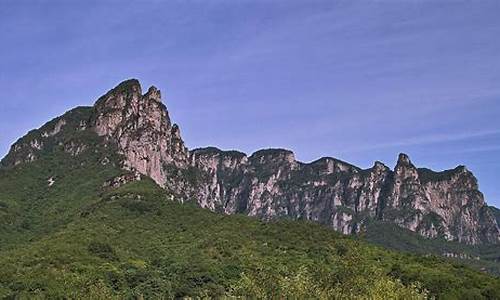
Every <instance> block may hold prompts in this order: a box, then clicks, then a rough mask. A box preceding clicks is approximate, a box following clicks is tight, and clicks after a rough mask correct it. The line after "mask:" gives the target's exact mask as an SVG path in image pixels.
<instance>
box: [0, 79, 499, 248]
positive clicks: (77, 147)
mask: <svg viewBox="0 0 500 300" xmlns="http://www.w3.org/2000/svg"><path fill="white" fill-rule="evenodd" d="M74 131H85V132H88V134H89V135H92V134H93V135H95V136H97V140H99V141H100V144H102V145H105V146H106V147H108V146H109V147H116V149H117V153H118V154H119V157H120V158H119V162H118V163H120V164H121V166H122V167H123V168H124V169H125V170H129V171H133V172H131V174H137V173H140V174H142V175H145V176H149V177H151V178H152V179H153V180H154V181H155V182H157V183H158V184H159V185H160V186H162V187H164V188H166V189H168V190H170V191H171V192H173V193H174V194H176V196H177V197H176V198H177V199H179V200H181V201H188V200H194V201H196V202H197V203H198V204H199V205H200V206H202V207H205V208H208V209H211V210H213V211H218V212H223V213H226V214H234V213H243V214H247V215H250V216H256V217H259V218H262V219H266V220H269V219H273V218H276V217H288V218H292V219H307V220H312V221H315V222H319V223H322V224H325V225H327V226H330V227H332V228H334V229H336V230H338V231H341V232H343V233H345V234H350V233H356V232H360V231H363V230H364V229H365V224H366V222H367V221H369V220H372V219H377V220H384V221H389V222H393V223H395V224H398V225H399V226H401V227H404V228H407V229H409V230H412V231H414V232H418V233H420V234H421V235H423V236H426V237H429V238H435V237H444V238H446V239H448V240H456V241H460V242H463V243H467V244H480V243H498V242H500V230H499V228H498V225H497V221H496V220H495V218H494V216H493V214H492V211H491V210H490V209H489V208H488V207H487V206H486V203H485V201H484V199H483V195H482V194H481V192H479V190H478V185H477V180H476V178H475V177H474V176H473V174H472V173H471V172H469V171H468V170H467V169H466V168H465V167H457V168H455V169H453V170H448V171H444V172H433V171H431V170H428V169H418V168H416V167H415V166H414V165H413V164H412V163H411V161H410V159H409V157H408V156H406V155H404V154H401V155H400V156H399V159H398V162H397V164H396V167H395V168H394V170H391V169H389V168H388V167H386V166H385V165H384V164H382V163H380V162H376V163H375V164H374V166H373V167H372V168H370V169H366V170H363V169H360V168H358V167H355V166H353V165H350V164H348V163H345V162H343V161H340V160H337V159H334V158H322V159H319V160H317V161H315V162H312V163H307V164H306V163H302V162H299V161H297V160H296V159H295V157H294V154H293V153H292V152H291V151H288V150H282V149H268V150H261V151H258V152H256V153H254V154H253V155H251V156H247V155H246V154H244V153H241V152H237V151H221V150H219V149H216V148H203V149H195V150H192V151H188V149H187V148H186V147H185V145H184V142H183V141H182V138H181V136H180V131H179V128H178V126H177V125H172V123H171V121H170V118H169V115H168V112H167V110H166V107H165V105H164V104H162V102H161V95H160V91H158V90H157V89H156V88H154V87H151V88H149V90H148V91H147V92H146V93H145V94H142V90H141V86H140V84H139V82H138V81H137V80H128V81H125V82H123V83H121V84H120V85H118V86H117V87H116V88H114V89H113V90H111V91H109V92H108V93H107V94H106V95H104V96H102V97H101V98H99V99H98V100H97V102H96V103H95V105H94V107H92V108H80V109H77V110H75V111H73V112H69V113H68V114H66V115H64V116H62V117H59V118H57V119H55V120H53V121H51V122H49V123H48V124H47V125H45V126H44V127H42V128H40V129H38V130H35V131H33V132H30V133H29V134H28V135H27V136H26V137H24V138H22V139H20V140H19V141H18V142H17V143H16V144H14V145H13V146H12V149H11V152H10V153H9V154H8V155H7V157H6V158H5V159H4V160H2V166H3V167H13V166H15V165H18V164H21V163H28V162H30V161H33V160H36V159H37V158H38V157H39V156H40V155H43V154H44V153H46V152H47V151H50V149H52V148H50V147H48V146H47V145H53V144H57V145H58V146H59V147H62V148H63V149H65V150H64V151H67V152H68V153H70V154H71V155H78V154H79V153H82V152H83V151H90V150H89V149H91V148H92V145H90V144H89V143H86V142H85V141H81V140H79V141H74V140H71V139H62V138H61V136H62V135H71V132H74ZM51 147H52V146H51ZM102 159H103V163H108V161H109V159H108V158H107V157H105V158H102ZM129 177H130V178H133V180H139V179H140V176H136V175H133V176H129ZM124 178H125V179H126V178H128V177H126V176H125V177H124ZM111 181H113V180H111ZM111 181H110V182H111ZM121 181H123V180H122V178H120V180H118V182H121Z"/></svg>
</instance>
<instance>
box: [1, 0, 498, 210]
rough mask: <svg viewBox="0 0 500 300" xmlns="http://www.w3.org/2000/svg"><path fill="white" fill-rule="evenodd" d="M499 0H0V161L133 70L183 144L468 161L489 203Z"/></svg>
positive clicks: (433, 162) (421, 162)
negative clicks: (154, 92) (33, 132)
mask: <svg viewBox="0 0 500 300" xmlns="http://www.w3.org/2000/svg"><path fill="white" fill-rule="evenodd" d="M499 12H500V1H497V0H494V1H488V0H481V1H474V0H470V1H424V0H420V1H405V0H401V1H315V0H303V1H293V0H284V1H280V0H274V1H273V0H267V1H263V0H255V1H247V0H240V1H238V0H227V1H224V0H213V1H201V0H185V1H174V0H171V1H153V0H151V1H111V0H107V1H106V0H105V1H83V0H82V1H77V0H71V1H67V0H65V1H58V0H52V1H35V0H31V1H26V0H16V1H12V0H2V1H0V90H1V91H2V93H1V96H0V157H3V156H4V155H5V154H6V153H7V152H8V150H9V147H10V145H11V144H13V143H14V142H15V141H16V140H17V138H19V137H21V136H22V135H24V134H25V133H26V132H27V131H29V130H30V129H33V128H37V127H40V126H41V125H43V124H44V123H45V122H46V121H48V120H50V119H52V118H54V117H56V116H58V115H61V114H63V113H64V112H65V111H67V110H69V109H71V108H73V107H75V106H79V105H92V104H93V103H94V102H95V100H96V99H97V98H98V97H99V96H100V95H102V94H104V93H105V92H106V91H108V90H109V89H111V88H113V87H114V86H115V85H116V84H118V83H119V82H121V81H123V80H125V79H128V78H137V79H139V80H140V81H141V83H142V85H143V89H147V87H149V86H150V85H155V86H157V87H158V88H159V89H161V90H162V96H163V101H164V102H165V104H166V105H167V107H168V110H169V112H170V116H171V118H172V119H173V121H174V122H176V123H178V124H179V125H180V128H181V132H182V136H183V139H184V140H185V142H186V144H187V145H188V147H189V148H195V147H201V146H209V145H210V146H217V147H220V148H223V149H238V150H241V151H244V152H246V153H252V152H254V151H256V150H258V149H261V148H269V147H281V148H287V149H291V150H293V151H294V152H295V154H296V157H297V158H298V159H299V160H301V161H305V162H308V161H312V160H315V159H317V158H319V157H322V156H333V157H336V158H339V159H342V160H345V161H348V162H350V163H353V164H355V165H358V166H360V167H363V168H368V167H371V166H372V165H373V162H374V161H375V160H379V161H382V162H384V163H386V164H387V165H388V166H390V167H393V166H394V164H395V162H396V160H397V155H398V153H400V152H404V153H407V154H408V155H409V156H410V158H411V159H412V161H413V163H414V164H415V165H417V166H419V167H428V168H432V169H435V170H443V169H449V168H454V167H455V166H457V165H466V166H467V168H468V169H469V170H471V171H472V172H473V173H474V174H475V175H476V176H477V178H478V179H479V185H480V189H481V191H483V193H484V194H485V197H486V200H487V201H488V203H489V204H493V205H496V206H500V185H499V183H500V180H499V178H500V18H499V17H498V14H499Z"/></svg>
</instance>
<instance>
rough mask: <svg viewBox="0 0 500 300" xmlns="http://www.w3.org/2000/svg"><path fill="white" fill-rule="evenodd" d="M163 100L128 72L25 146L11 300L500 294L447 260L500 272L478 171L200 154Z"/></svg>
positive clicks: (7, 210) (13, 215)
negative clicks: (477, 259)
mask: <svg viewBox="0 0 500 300" xmlns="http://www.w3.org/2000/svg"><path fill="white" fill-rule="evenodd" d="M160 98H161V95H160V91H159V90H157V89H156V88H154V87H151V88H150V89H148V91H147V92H146V93H145V94H142V91H141V86H140V85H139V83H138V82H137V81H136V80H130V81H126V82H124V83H122V84H120V85H118V86H117V87H116V88H114V89H113V90H111V91H109V92H108V93H107V94H105V95H104V96H102V97H100V98H99V99H98V100H97V101H96V104H95V105H94V106H93V107H78V108H75V109H73V110H71V111H69V112H67V113H66V114H64V115H63V116H60V117H58V118H55V119H54V120H52V121H50V122H48V123H47V124H45V125H44V126H42V127H41V128H39V129H37V130H33V131H31V132H29V133H28V134H27V135H26V136H24V137H22V138H20V139H19V140H18V141H17V142H16V143H15V144H14V145H13V146H12V149H11V151H10V152H9V154H8V155H7V156H6V157H5V158H4V159H3V160H2V161H1V162H0V238H1V241H2V242H1V243H0V264H1V265H2V268H0V298H34V297H39V298H51V299H52V298H93V299H109V298H118V299H122V298H131V297H135V298H141V297H145V298H182V297H186V296H194V297H206V296H207V297H215V298H220V297H222V296H229V297H232V296H235V297H236V296H248V297H257V298H266V299H267V298H280V297H281V298H323V299H337V298H342V299H345V298H347V299H356V298H372V299H388V298H389V299H425V298H427V297H436V298H437V299H457V298H460V299H468V298H471V299H472V298H474V299H500V294H499V293H500V280H499V279H498V278H496V277H493V276H491V275H488V274H486V273H483V272H479V271H474V270H473V269H470V268H468V267H466V266H464V265H463V263H462V262H460V261H457V260H453V259H445V258H442V257H440V256H442V255H443V254H445V253H442V250H443V249H445V250H446V251H448V250H450V249H451V250H450V251H451V252H450V253H452V254H456V252H453V250H454V249H456V250H457V251H462V252H460V253H458V254H459V256H460V255H462V254H463V253H466V254H467V255H470V256H472V257H473V256H474V255H481V257H485V258H487V260H486V261H485V263H487V264H488V267H487V270H488V271H491V272H495V270H496V269H495V268H496V265H495V259H496V258H497V255H498V252H497V251H496V249H497V248H496V247H497V245H498V244H496V242H497V239H498V226H497V223H496V220H495V219H494V217H493V216H494V214H493V213H494V212H492V211H490V209H489V208H488V207H487V206H486V204H485V202H484V199H483V198H482V194H481V193H480V192H479V191H478V189H477V181H476V179H475V178H474V176H473V175H472V173H471V172H470V171H468V170H467V169H466V168H464V167H458V168H456V169H454V170H451V171H446V172H433V171H430V170H427V169H417V168H416V167H415V166H413V164H412V163H411V161H410V160H409V158H408V157H407V156H406V155H400V157H399V160H398V163H397V165H396V168H395V169H394V171H391V170H389V169H388V168H387V167H385V166H384V165H383V164H381V163H378V162H377V163H376V164H375V165H374V167H373V168H371V169H368V170H362V169H360V168H358V167H356V166H353V165H350V164H348V163H345V162H343V161H341V160H338V159H334V158H322V159H319V160H318V161H315V162H312V163H309V164H306V163H302V162H298V161H296V160H295V158H294V155H293V152H291V151H289V150H284V149H266V150H261V151H258V152H256V153H254V154H253V155H251V156H247V155H246V154H244V153H241V152H238V151H222V150H219V149H217V148H213V147H210V148H202V149H195V150H191V151H189V150H188V149H187V148H186V147H185V146H184V142H183V141H182V139H181V135H180V130H179V127H178V126H177V125H175V124H173V123H172V122H171V121H170V117H169V114H168V111H167V110H166V107H165V105H164V104H163V103H162V102H161V99H160ZM438 192H439V193H445V194H446V195H447V197H444V198H443V199H441V198H436V197H437V196H439V195H440V194H439V193H438ZM428 195H432V196H428ZM429 197H430V198H429ZM436 201H438V202H439V203H441V204H442V205H441V206H439V207H440V208H439V210H436V209H437V208H436V207H438V206H436V203H435V202H436ZM445 201H447V202H445ZM457 201H462V202H461V203H466V204H467V205H464V206H456V204H457V203H456V202H457ZM444 204H446V205H447V206H443V205H444ZM461 214H462V215H464V216H466V218H463V217H462V215H461ZM385 224H388V227H385V226H384V225H385ZM410 225H411V226H410ZM408 226H409V227H410V228H408ZM334 229H335V230H337V231H341V232H342V233H346V234H351V233H355V234H358V235H361V237H362V238H361V239H360V238H358V237H356V236H344V235H342V234H340V233H338V232H335V231H334ZM408 232H409V233H408ZM422 236H425V237H428V238H433V239H424V238H423V237H422ZM364 239H367V240H368V241H371V242H373V243H378V244H380V245H383V246H385V247H389V248H392V249H396V250H399V251H408V250H409V251H413V252H416V253H420V254H423V255H422V256H418V255H414V254H410V253H399V252H395V251H389V250H384V249H382V248H379V247H377V246H373V245H370V244H368V243H367V242H365V241H364ZM450 240H451V241H454V243H450ZM403 241H405V242H403ZM441 241H442V245H445V246H443V247H441V248H439V247H436V246H435V245H437V244H436V243H441ZM406 242H407V244H406V245H405V243H406ZM427 242H428V244H427ZM459 242H462V243H459ZM467 244H468V245H467ZM453 247H456V248H453ZM483 247H484V248H483ZM477 249H481V250H477ZM478 251H479V252H478ZM446 253H448V252H446ZM478 253H479V254H478ZM465 261H466V262H468V263H470V262H469V261H470V260H469V259H467V260H465ZM482 263H483V260H481V262H479V263H477V265H475V266H476V267H478V268H483V267H484V266H482V265H481V264H482Z"/></svg>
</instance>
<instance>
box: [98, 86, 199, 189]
mask: <svg viewBox="0 0 500 300" xmlns="http://www.w3.org/2000/svg"><path fill="white" fill-rule="evenodd" d="M141 90H142V89H141V85H140V83H139V81H137V80H136V79H131V80H127V81H124V82H122V83H120V84H119V85H118V86H117V87H115V88H114V89H112V90H111V91H109V92H108V93H106V94H105V95H104V96H102V97H101V98H99V100H98V101H97V102H96V104H95V105H94V111H95V112H94V117H93V120H92V122H91V123H92V124H91V126H92V128H93V130H94V131H95V132H96V133H97V134H98V135H100V136H105V137H107V138H108V139H109V140H113V141H115V142H116V143H117V144H118V147H119V149H120V152H121V154H123V155H124V157H125V160H124V166H125V167H126V168H127V169H131V170H135V171H138V172H140V173H141V174H144V175H147V176H149V177H151V178H152V179H153V180H155V181H156V182H157V183H158V184H159V185H160V186H164V185H165V182H166V175H167V174H166V172H165V167H164V166H165V165H175V166H184V165H186V164H187V163H188V158H189V153H188V150H187V148H186V147H185V146H184V142H183V141H182V139H181V136H180V131H179V128H178V126H176V125H172V124H171V121H170V117H169V115H168V111H167V109H166V107H165V106H164V105H163V104H162V103H161V93H160V91H159V90H158V89H157V88H156V87H154V86H152V87H150V88H149V89H148V91H147V92H146V94H144V95H142V93H141Z"/></svg>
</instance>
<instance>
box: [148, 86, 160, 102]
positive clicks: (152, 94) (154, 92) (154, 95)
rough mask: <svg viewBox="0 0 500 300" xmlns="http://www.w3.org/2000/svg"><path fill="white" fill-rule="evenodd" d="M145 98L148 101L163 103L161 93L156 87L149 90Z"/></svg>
mask: <svg viewBox="0 0 500 300" xmlns="http://www.w3.org/2000/svg"><path fill="white" fill-rule="evenodd" d="M144 97H145V98H147V99H153V100H156V101H158V102H161V92H160V90H159V89H157V88H156V87H155V86H151V87H150V88H149V89H148V91H147V93H146V94H145V95H144Z"/></svg>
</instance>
